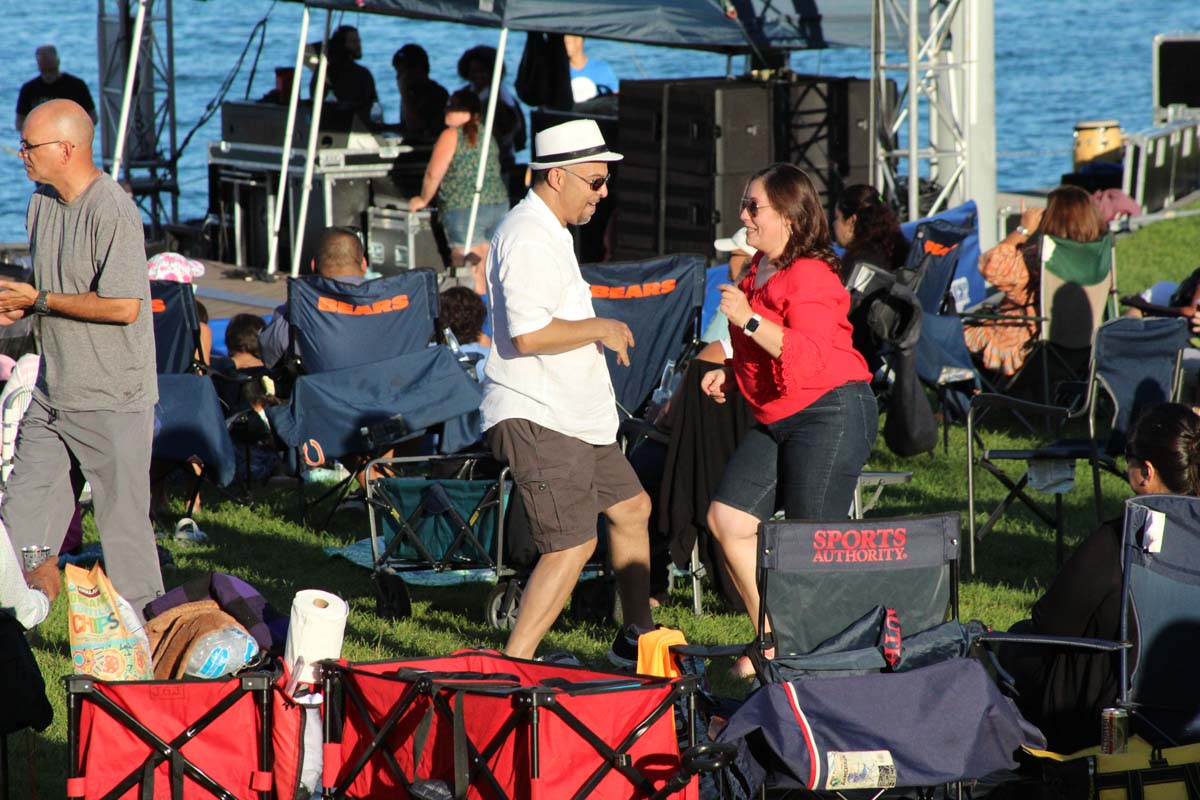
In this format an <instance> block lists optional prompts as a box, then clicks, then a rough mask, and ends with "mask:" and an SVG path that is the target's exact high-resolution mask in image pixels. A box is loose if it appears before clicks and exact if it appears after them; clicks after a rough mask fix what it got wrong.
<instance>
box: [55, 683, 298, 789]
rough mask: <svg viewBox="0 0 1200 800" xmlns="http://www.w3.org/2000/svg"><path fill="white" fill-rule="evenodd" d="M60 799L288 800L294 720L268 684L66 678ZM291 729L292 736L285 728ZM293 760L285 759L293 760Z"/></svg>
mask: <svg viewBox="0 0 1200 800" xmlns="http://www.w3.org/2000/svg"><path fill="white" fill-rule="evenodd" d="M63 680H64V682H65V683H66V689H67V714H68V716H69V719H68V722H67V749H68V751H69V758H70V764H69V769H68V773H67V774H68V777H67V797H69V798H72V800H75V799H76V798H78V799H79V800H84V799H86V800H94V799H96V798H104V800H110V798H111V799H112V800H115V798H119V797H127V796H131V795H130V793H131V792H133V791H134V790H138V791H139V792H140V794H139V796H142V797H166V796H170V797H202V796H203V797H238V798H251V797H253V798H260V800H272V798H280V799H281V798H292V797H293V796H294V787H295V786H296V777H297V772H298V759H296V758H285V757H283V756H284V754H283V753H282V752H280V753H278V755H279V757H278V758H276V757H275V755H276V751H277V748H276V747H275V746H274V745H273V741H272V740H273V737H274V738H275V739H276V740H277V741H290V742H291V743H292V744H293V746H294V745H295V743H296V742H297V741H298V739H299V730H300V725H301V723H300V714H299V713H298V711H297V707H295V706H293V707H291V708H290V709H289V708H288V707H287V706H286V705H285V704H283V703H282V702H280V698H279V694H280V690H279V688H278V685H277V682H276V678H275V676H274V675H272V674H270V673H264V672H247V673H243V674H242V675H240V676H237V677H229V678H224V679H218V680H200V679H189V678H185V679H181V680H173V681H124V682H105V681H99V680H95V679H93V678H92V677H90V676H88V675H68V676H66V677H65V678H64V679H63ZM287 729H291V730H292V733H291V735H290V736H289V735H286V733H285V731H286V730H287ZM293 755H294V754H293Z"/></svg>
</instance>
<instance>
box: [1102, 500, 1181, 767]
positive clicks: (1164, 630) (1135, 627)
mask: <svg viewBox="0 0 1200 800" xmlns="http://www.w3.org/2000/svg"><path fill="white" fill-rule="evenodd" d="M1121 551H1122V557H1121V564H1122V570H1123V579H1122V588H1121V640H1122V641H1125V642H1132V643H1133V647H1132V648H1122V649H1121V650H1120V659H1121V661H1120V669H1121V697H1120V700H1119V703H1118V704H1119V705H1120V706H1121V707H1122V708H1125V709H1128V710H1129V713H1130V716H1131V717H1132V719H1133V721H1134V729H1135V730H1136V731H1138V732H1139V733H1141V734H1142V735H1143V736H1145V737H1146V738H1147V739H1150V740H1151V741H1152V742H1154V743H1156V744H1160V745H1161V744H1164V743H1166V744H1172V745H1174V744H1180V743H1183V742H1195V741H1197V740H1200V708H1198V707H1197V705H1196V703H1195V702H1194V701H1192V700H1191V698H1193V697H1194V696H1195V688H1194V684H1195V681H1194V673H1193V669H1192V665H1194V664H1195V658H1196V656H1197V654H1198V643H1200V637H1198V636H1197V634H1198V633H1200V612H1198V609H1200V578H1198V576H1200V500H1197V499H1196V498H1195V497H1182V496H1175V495H1143V496H1140V497H1134V498H1130V499H1129V500H1127V501H1125V526H1124V533H1123V535H1122V543H1121Z"/></svg>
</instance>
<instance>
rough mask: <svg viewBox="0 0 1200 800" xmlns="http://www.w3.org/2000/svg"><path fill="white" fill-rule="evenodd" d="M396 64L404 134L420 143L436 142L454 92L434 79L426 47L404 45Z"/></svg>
mask: <svg viewBox="0 0 1200 800" xmlns="http://www.w3.org/2000/svg"><path fill="white" fill-rule="evenodd" d="M392 67H393V68H394V69H395V70H396V86H397V87H398V88H399V89H400V135H401V136H403V137H404V138H405V140H407V141H409V142H412V143H417V144H422V143H429V142H433V141H435V140H436V139H437V137H438V134H439V133H441V132H442V129H443V128H445V127H446V100H448V99H449V97H450V95H449V93H448V92H447V91H446V89H445V87H443V86H442V85H441V84H440V83H438V82H437V81H435V80H431V79H430V77H429V55H428V54H427V53H426V52H425V48H423V47H421V45H419V44H412V43H409V44H406V45H404V47H401V48H400V49H399V50H397V51H396V53H395V55H393V56H392Z"/></svg>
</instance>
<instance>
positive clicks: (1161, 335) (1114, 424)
mask: <svg viewBox="0 0 1200 800" xmlns="http://www.w3.org/2000/svg"><path fill="white" fill-rule="evenodd" d="M1188 337H1189V332H1188V326H1187V322H1186V321H1185V320H1183V319H1179V318H1169V317H1147V318H1135V317H1120V318H1118V319H1114V320H1112V321H1110V322H1106V323H1104V325H1102V326H1101V327H1100V328H1099V329H1098V330H1097V331H1096V337H1095V346H1094V347H1093V348H1092V358H1091V367H1090V369H1089V374H1088V379H1087V385H1086V390H1085V392H1084V393H1083V395H1082V402H1081V403H1080V404H1077V405H1076V407H1074V408H1066V407H1060V406H1048V405H1039V404H1037V403H1030V402H1028V401H1024V400H1019V399H1017V398H1012V397H1008V396H1005V395H997V394H980V395H976V396H975V397H974V398H972V400H971V407H970V410H969V412H968V414H967V519H968V526H969V530H970V542H969V544H968V548H969V551H970V562H971V571H972V572H974V571H975V540H976V539H982V538H983V537H984V536H986V535H987V534H988V532H989V531H991V530H992V528H993V527H994V526H995V525H996V523H997V522H998V521H999V520H1000V518H1001V517H1002V516H1003V515H1004V514H1005V512H1007V511H1008V509H1009V507H1010V506H1011V505H1012V503H1013V501H1015V500H1019V501H1020V502H1021V503H1022V504H1023V505H1024V506H1025V507H1026V508H1028V509H1029V510H1030V511H1032V512H1033V513H1034V514H1035V515H1036V516H1037V517H1038V518H1039V519H1040V520H1042V522H1044V523H1045V524H1047V525H1051V526H1053V527H1054V529H1055V551H1056V552H1055V554H1056V558H1057V560H1058V563H1059V564H1061V563H1062V562H1063V557H1064V546H1063V531H1062V505H1063V501H1062V496H1063V494H1064V493H1065V492H1068V491H1070V490H1071V489H1072V488H1073V486H1074V475H1075V461H1076V460H1079V459H1086V460H1087V461H1088V462H1090V464H1091V466H1092V493H1093V498H1094V500H1095V505H1096V521H1097V522H1102V521H1103V513H1104V512H1103V497H1102V493H1101V487H1100V471H1101V470H1102V469H1103V470H1106V471H1108V472H1110V473H1112V474H1114V475H1117V476H1122V475H1123V474H1124V473H1123V472H1122V471H1121V470H1120V469H1119V468H1118V465H1117V461H1116V459H1117V457H1119V456H1120V455H1121V454H1122V453H1123V452H1124V449H1125V437H1126V435H1127V434H1128V433H1129V431H1130V429H1131V428H1132V427H1133V424H1134V422H1136V421H1137V418H1138V416H1139V415H1140V414H1141V412H1142V411H1143V410H1145V409H1147V408H1149V407H1150V406H1154V405H1158V404H1159V403H1165V402H1167V401H1169V400H1175V399H1177V398H1178V396H1179V392H1180V387H1181V385H1182V379H1181V363H1182V361H1181V359H1182V354H1183V349H1184V348H1185V347H1187V345H1188ZM1101 390H1103V395H1101ZM1103 398H1107V400H1108V401H1109V402H1110V403H1111V404H1112V415H1111V417H1110V418H1109V420H1108V425H1107V430H1104V425H1103V415H1102V413H1101V410H1100V403H1101V401H1102V399H1103ZM993 408H1002V409H1009V410H1013V411H1016V412H1018V413H1022V414H1029V415H1035V416H1041V417H1044V418H1046V419H1048V420H1052V421H1056V422H1057V427H1058V428H1059V429H1061V428H1062V427H1063V426H1064V425H1066V424H1067V423H1069V422H1071V421H1073V420H1078V419H1086V420H1087V426H1088V435H1087V438H1086V439H1079V438H1055V439H1053V440H1052V441H1050V442H1047V443H1046V444H1043V445H1039V446H1036V447H1032V448H1024V449H1004V448H997V449H993V448H989V447H988V446H987V444H986V443H985V441H984V439H983V435H982V432H981V430H980V427H979V418H980V415H981V414H983V413H984V412H986V411H987V410H989V409H993ZM1101 437H1103V438H1101ZM1004 461H1021V462H1024V463H1025V465H1026V468H1025V471H1024V473H1023V474H1022V475H1021V477H1020V478H1019V479H1017V480H1015V481H1014V480H1013V479H1012V478H1011V477H1010V476H1009V475H1008V474H1007V473H1005V472H1004V470H1003V469H1002V468H1001V466H1000V462H1004ZM980 468H982V469H983V470H984V471H985V472H987V473H988V474H990V475H992V476H993V477H994V478H996V479H997V480H998V481H1000V483H1001V484H1003V485H1004V487H1005V488H1006V489H1007V490H1008V494H1007V495H1006V496H1005V498H1004V499H1003V500H1002V501H1001V502H1000V504H999V505H997V506H996V508H995V509H994V510H993V511H992V513H991V515H990V516H989V517H988V519H987V521H986V522H985V523H984V524H983V525H982V526H980V527H978V528H977V527H976V524H975V487H976V482H975V475H976V470H977V469H980ZM1027 487H1028V488H1033V489H1036V490H1038V491H1045V492H1048V493H1050V494H1053V495H1054V512H1053V514H1051V513H1050V512H1049V511H1048V510H1047V509H1045V508H1043V507H1042V505H1041V504H1040V503H1038V502H1037V501H1036V500H1035V499H1034V498H1033V497H1031V496H1030V495H1029V493H1028V492H1027V491H1026V489H1027Z"/></svg>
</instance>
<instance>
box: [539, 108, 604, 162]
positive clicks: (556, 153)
mask: <svg viewBox="0 0 1200 800" xmlns="http://www.w3.org/2000/svg"><path fill="white" fill-rule="evenodd" d="M533 153H534V160H533V161H531V162H529V168H530V169H550V168H551V167H566V166H569V165H570V164H584V163H587V162H589V161H620V160H621V159H622V158H624V157H625V156H623V155H621V154H620V153H614V152H612V151H611V150H609V149H608V145H607V144H605V143H604V135H603V134H602V133H600V126H599V125H597V124H596V121H595V120H593V119H573V120H571V121H570V122H564V123H562V124H560V125H555V126H553V127H551V128H546V129H545V130H544V131H538V134H537V136H535V137H533Z"/></svg>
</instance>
